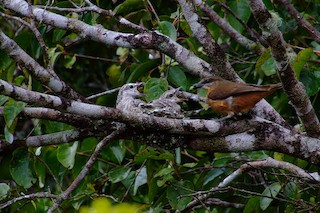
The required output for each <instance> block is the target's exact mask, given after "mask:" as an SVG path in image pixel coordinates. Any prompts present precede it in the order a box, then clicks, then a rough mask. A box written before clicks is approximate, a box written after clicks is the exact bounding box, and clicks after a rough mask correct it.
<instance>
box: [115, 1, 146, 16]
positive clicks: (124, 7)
mask: <svg viewBox="0 0 320 213" xmlns="http://www.w3.org/2000/svg"><path fill="white" fill-rule="evenodd" d="M142 8H144V1H141V0H126V1H124V2H123V3H122V4H119V5H118V6H117V7H116V8H115V9H114V10H113V12H114V13H116V14H125V15H127V14H128V13H130V12H132V11H136V10H139V9H142Z"/></svg>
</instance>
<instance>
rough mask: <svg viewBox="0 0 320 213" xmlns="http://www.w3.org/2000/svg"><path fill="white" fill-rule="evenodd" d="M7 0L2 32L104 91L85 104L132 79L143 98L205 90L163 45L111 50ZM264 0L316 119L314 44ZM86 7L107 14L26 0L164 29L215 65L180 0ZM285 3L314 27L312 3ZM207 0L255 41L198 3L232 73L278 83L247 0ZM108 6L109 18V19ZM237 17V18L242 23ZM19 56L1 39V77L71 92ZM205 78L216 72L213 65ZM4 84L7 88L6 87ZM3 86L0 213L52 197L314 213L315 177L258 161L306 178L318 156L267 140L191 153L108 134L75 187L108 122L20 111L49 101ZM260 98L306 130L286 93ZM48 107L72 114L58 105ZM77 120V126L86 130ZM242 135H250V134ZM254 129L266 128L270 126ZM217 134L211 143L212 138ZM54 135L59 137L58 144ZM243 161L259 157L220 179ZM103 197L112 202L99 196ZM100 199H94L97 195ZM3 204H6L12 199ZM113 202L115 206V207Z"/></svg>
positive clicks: (79, 0) (67, 206) (81, 87)
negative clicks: (250, 147) (99, 126)
mask: <svg viewBox="0 0 320 213" xmlns="http://www.w3.org/2000/svg"><path fill="white" fill-rule="evenodd" d="M3 2H5V1H0V16H1V18H0V23H1V24H0V30H1V31H3V33H4V34H6V35H7V36H8V37H9V38H10V39H12V40H14V41H15V42H16V43H17V44H18V45H19V46H20V48H22V49H23V50H24V51H25V52H26V53H27V54H28V55H29V56H31V57H32V58H33V59H34V60H35V61H37V62H38V63H39V65H40V66H42V67H44V68H45V69H47V70H52V71H53V70H54V72H55V73H56V74H57V76H59V78H60V79H61V81H63V82H65V83H66V85H69V86H70V87H71V88H73V90H74V91H76V92H77V93H78V94H81V95H82V96H83V97H89V96H91V95H95V94H97V93H100V92H104V91H109V90H110V91H111V92H110V93H107V94H105V95H100V96H97V97H93V98H89V99H87V100H86V101H87V103H90V102H91V103H92V104H96V105H102V106H106V107H110V108H114V107H115V104H116V98H117V90H112V89H117V88H119V87H121V86H122V85H124V84H126V83H130V82H137V81H142V82H145V84H144V90H143V93H144V97H143V99H144V100H145V101H146V102H150V101H152V100H156V99H157V98H159V97H160V96H161V94H162V93H163V92H165V91H166V90H168V89H170V88H171V87H174V88H178V87H180V88H181V89H180V90H182V91H187V92H190V93H197V92H198V93H203V91H200V90H199V91H195V90H193V89H192V88H191V86H192V85H193V84H194V83H196V82H198V81H199V80H200V79H201V77H203V76H201V75H200V74H199V75H197V74H196V73H197V72H198V73H200V71H194V72H192V71H190V68H188V67H186V65H184V64H181V63H179V61H178V62H177V60H176V59H175V58H174V57H172V55H170V57H169V56H168V55H169V54H168V52H165V51H161V48H166V47H158V48H150V47H149V46H147V45H146V46H143V45H141V44H137V45H136V46H134V45H132V46H133V47H126V46H125V45H119V44H118V43H116V41H115V42H114V43H113V45H111V44H110V43H107V42H105V43H104V42H103V41H101V42H99V41H97V39H93V38H92V37H90V36H89V33H88V32H87V31H85V30H83V32H80V31H79V30H78V29H77V28H76V27H74V26H71V24H70V25H68V26H67V27H66V28H68V27H69V28H70V29H66V28H63V27H59V26H58V25H59V24H57V23H52V24H48V23H47V22H46V21H40V20H38V19H37V18H36V16H34V17H33V16H31V17H28V15H23V14H21V13H20V12H19V11H15V10H13V9H12V8H8V7H7V6H6V5H5V3H3ZM181 2H183V1H181ZM263 2H264V4H265V6H266V7H267V9H268V10H269V12H270V13H271V14H272V17H273V21H274V23H273V25H276V26H277V27H278V29H279V31H280V32H281V33H282V35H283V38H284V40H285V41H286V42H287V43H286V45H287V46H286V48H287V52H288V56H289V60H290V64H291V66H292V67H293V70H294V72H295V75H296V78H297V79H298V80H299V81H301V82H302V83H303V84H304V86H305V89H306V92H307V94H308V96H309V98H310V101H311V103H312V105H313V107H314V109H315V112H316V114H318V115H319V113H320V108H319V101H320V100H319V97H318V93H319V89H320V74H319V73H320V69H319V54H320V52H319V51H320V41H317V40H316V39H314V38H313V37H312V36H310V33H308V32H307V30H306V29H304V28H302V27H301V26H300V25H299V23H298V22H297V21H296V20H295V19H294V18H293V17H292V15H291V14H290V12H289V11H288V9H287V8H286V7H285V6H284V5H283V2H286V1H270V0H265V1H263ZM92 3H93V4H94V5H96V6H98V7H99V8H101V9H104V11H98V10H93V9H92V10H89V9H88V8H89V6H92V5H90V4H89V1H84V0H69V1H62V0H61V1H60V0H56V1H45V0H31V1H29V3H28V4H29V7H30V8H29V9H27V11H28V10H29V12H30V11H31V10H32V9H31V5H33V7H34V8H36V7H37V8H40V9H43V10H46V11H50V12H52V13H56V14H59V15H61V16H64V17H67V18H70V19H76V20H80V21H81V22H83V23H86V24H88V25H91V26H97V27H99V28H105V29H108V30H112V31H114V32H123V33H133V34H139V33H141V34H143V31H142V30H141V29H140V28H139V27H137V28H133V27H132V25H126V24H123V22H121V18H122V17H123V18H125V19H126V20H128V21H130V22H131V23H135V24H136V25H138V26H140V27H141V28H142V27H143V28H145V29H147V30H151V31H155V32H159V33H162V34H164V35H166V36H168V37H169V38H170V39H171V40H172V41H176V42H177V43H178V44H180V45H181V46H183V47H185V48H186V49H188V50H190V51H191V52H193V53H194V54H195V55H196V56H197V57H198V58H200V59H203V60H204V61H207V62H208V63H211V64H213V69H215V68H214V62H211V59H212V57H211V55H210V54H209V53H208V52H207V50H206V47H204V46H203V45H201V41H200V42H199V40H198V39H197V38H196V36H195V34H197V32H192V29H191V28H190V26H189V24H188V21H187V20H186V18H185V17H184V15H183V12H182V9H181V6H180V5H179V3H177V2H176V1H168V0H157V1H151V0H125V1H117V0H113V1H98V0H97V1H95V2H92ZM291 3H292V6H294V7H295V8H296V9H297V10H298V11H299V12H300V14H301V16H302V17H303V18H304V19H305V20H306V21H308V22H309V23H310V24H311V25H312V26H313V27H315V28H316V29H317V30H320V25H319V23H320V22H319V21H320V18H319V15H318V14H319V8H320V3H319V2H317V1H292V2H291ZM203 4H205V5H207V6H208V7H209V8H211V9H212V10H213V11H215V12H216V13H217V14H218V15H219V16H220V17H221V18H223V19H224V20H225V21H226V22H225V23H222V25H224V26H226V25H230V26H231V27H232V28H233V29H235V30H236V32H238V33H239V35H243V36H244V37H246V38H248V39H249V40H250V39H251V41H252V43H251V46H250V45H249V46H244V45H243V44H240V43H239V42H238V41H236V40H235V39H234V38H231V37H230V34H228V33H227V32H226V30H225V29H224V28H222V27H221V26H220V25H218V24H217V23H215V22H214V21H217V19H212V17H210V16H209V15H208V13H206V12H205V10H202V9H200V8H201V7H202V6H203V5H202V6H201V5H200V6H199V5H197V6H196V12H197V14H198V15H199V16H200V17H201V23H202V24H203V26H205V27H206V28H207V29H208V31H209V32H210V34H211V35H212V37H213V38H214V40H215V41H216V42H217V44H219V46H220V47H221V50H223V51H224V52H225V53H226V57H227V59H228V61H229V62H230V64H231V65H232V68H233V69H234V70H235V71H236V73H237V74H238V75H239V76H240V77H241V78H242V79H243V80H244V81H245V82H247V83H253V84H270V83H277V82H279V81H280V79H279V75H278V73H277V62H276V61H275V59H274V58H273V55H272V50H271V48H270V47H269V45H268V42H267V41H266V40H264V37H262V36H261V34H263V33H261V30H260V28H259V24H258V23H257V21H256V19H255V17H254V16H253V14H252V12H251V9H250V6H249V4H248V2H247V1H246V0H230V1H225V2H223V1H218V0H216V1H215V0H208V1H205V3H203ZM92 7H93V6H92ZM59 8H60V9H59ZM82 8H83V10H81V9H82ZM85 8H87V9H85ZM106 11H109V12H110V11H112V13H111V12H110V13H109V14H108V13H107V12H106ZM29 14H30V13H29ZM237 18H239V19H241V20H242V23H240V22H239V21H238V20H237ZM57 22H58V21H57ZM130 26H131V27H130ZM88 31H89V30H88ZM35 32H38V33H39V35H36V33H35ZM41 39H42V40H41ZM4 43H5V42H4V40H1V41H0V46H2V45H4ZM131 44H132V43H131ZM44 45H45V46H44ZM250 47H252V48H250ZM173 55H174V54H173ZM19 57H20V56H17V57H15V56H14V53H9V52H8V50H7V49H5V48H3V46H2V48H1V50H0V78H1V79H2V80H4V81H6V82H8V83H10V84H13V85H16V86H19V87H21V88H24V89H26V90H29V91H37V92H40V93H43V94H52V95H55V96H57V97H64V98H66V100H67V99H68V100H69V99H70V100H71V99H74V100H75V99H76V98H72V97H67V95H65V94H63V93H60V94H59V93H58V92H56V91H54V90H53V89H52V88H51V87H50V85H46V84H45V83H44V81H43V79H41V78H40V77H39V76H37V75H36V74H34V71H31V70H34V67H32V65H30V64H31V63H32V62H30V64H29V65H28V64H26V63H23V62H22V61H19V60H17V58H19ZM211 73H214V74H217V73H216V71H213V72H211ZM222 76H223V75H222ZM230 79H232V77H230ZM0 84H1V85H2V83H1V82H0ZM1 85H0V94H3V95H2V96H0V105H1V106H2V107H1V109H0V113H1V115H2V116H1V118H0V119H1V122H0V126H1V129H2V130H3V131H2V133H1V144H2V146H1V155H0V162H1V163H0V171H1V173H0V198H1V200H0V203H2V204H0V207H2V208H4V209H3V210H2V211H3V212H46V211H48V210H49V208H50V207H52V206H53V205H54V203H55V202H56V201H57V200H59V199H60V200H59V202H58V206H59V207H58V209H60V211H61V212H76V211H79V209H81V212H90V208H91V211H93V209H94V208H100V207H101V206H100V205H102V206H104V205H105V206H107V207H106V208H110V210H109V211H110V212H111V211H114V212H121V211H123V210H119V211H118V210H116V209H117V208H118V207H119V208H118V209H121V208H122V209H123V208H124V209H127V210H128V209H134V210H136V209H139V211H149V212H164V211H166V210H179V211H183V210H186V211H193V212H240V211H243V212H247V213H248V212H262V211H264V212H294V211H302V212H315V211H319V203H320V202H319V200H320V194H319V182H318V181H319V180H316V178H315V180H313V181H312V180H311V181H310V180H309V179H306V178H304V176H302V175H300V174H299V173H297V172H292V171H293V169H292V170H290V169H291V168H292V167H288V168H290V169H288V168H286V167H281V166H280V167H277V166H274V167H272V166H261V167H260V164H259V163H261V162H263V161H264V160H266V159H269V157H271V158H272V159H274V160H276V161H277V162H280V163H281V162H282V163H283V162H288V163H290V165H291V166H294V165H296V166H298V167H299V168H300V169H302V170H304V171H305V172H306V173H308V174H312V173H313V172H317V171H318V166H317V165H316V164H314V162H315V161H312V160H311V159H308V158H305V159H302V158H298V157H299V156H298V157H297V155H296V154H293V155H288V154H285V153H282V152H281V150H276V149H275V148H274V147H272V148H270V149H266V150H263V149H260V148H257V149H254V150H255V151H248V152H243V151H242V150H240V151H239V150H233V152H227V153H223V152H219V151H217V152H214V151H212V150H211V151H206V150H205V149H204V148H201V149H199V150H197V149H196V148H191V147H190V146H187V145H185V146H182V147H172V148H171V147H166V146H165V145H162V146H161V144H160V145H159V144H157V146H152V144H150V143H146V141H144V140H143V137H141V138H142V139H141V140H138V139H136V140H131V139H130V137H121V136H120V137H114V138H111V140H110V142H108V143H107V144H106V146H105V147H104V148H103V149H102V150H100V151H99V152H97V154H99V155H97V158H96V159H94V161H93V163H94V164H93V166H92V167H88V168H89V171H88V172H87V173H86V174H85V176H84V178H83V179H81V180H80V181H79V182H74V181H75V179H76V178H77V176H78V175H79V174H81V172H83V171H84V168H86V167H85V165H86V163H88V161H90V159H89V158H90V156H91V154H92V153H93V152H94V150H95V149H96V146H97V144H98V143H99V141H101V140H103V138H105V136H107V135H110V133H111V131H110V129H107V130H103V131H99V130H95V131H94V130H92V129H90V125H93V124H94V125H96V123H95V122H96V120H95V121H94V122H92V120H93V118H92V117H91V118H88V117H86V116H83V117H81V116H80V115H79V114H77V113H75V114H72V113H70V114H71V116H69V117H68V116H67V115H65V114H61V115H60V116H57V117H50V116H47V117H46V116H44V115H43V114H41V113H39V114H41V115H37V116H36V115H35V114H32V113H31V112H30V113H28V112H27V111H26V109H27V108H28V107H31V106H37V107H47V108H54V107H50V106H51V105H49V104H48V105H45V104H42V105H41V103H42V102H41V103H40V104H39V103H37V102H28V101H23V100H21V98H20V99H19V98H16V97H15V96H11V95H9V94H5V93H3V92H2V91H3V88H2V86H1ZM112 91H113V92H112ZM70 94H71V92H70ZM86 101H84V102H86ZM267 101H268V102H269V103H270V104H271V105H272V106H273V107H274V108H275V109H276V110H277V112H278V113H279V114H280V115H281V116H282V117H283V118H284V119H285V120H286V121H287V123H288V124H289V125H290V126H292V127H293V126H295V130H292V129H290V131H293V132H295V133H297V134H300V133H301V134H302V135H304V133H303V132H304V131H305V129H304V126H303V125H301V124H300V123H301V120H300V119H299V117H298V116H297V112H296V111H295V108H294V107H292V106H291V105H290V101H289V100H288V96H287V95H286V94H285V93H284V92H283V91H279V92H276V93H274V94H273V95H271V96H268V98H267ZM288 102H289V103H288ZM181 106H182V109H183V111H190V110H192V109H201V108H202V107H203V108H204V109H203V110H202V111H200V112H199V113H198V114H196V115H193V117H191V118H202V119H207V120H209V119H213V118H218V117H220V115H218V114H217V113H215V112H214V111H212V110H210V109H207V108H208V107H207V106H206V104H204V103H201V105H200V104H199V103H196V102H192V101H189V102H188V101H187V102H184V103H183V104H181ZM54 109H55V110H58V111H61V112H62V113H65V112H66V113H69V112H68V111H67V110H66V108H63V107H62V108H54ZM37 110H40V108H39V109H37ZM92 113H94V112H92ZM44 114H45V113H44ZM70 114H68V115H70ZM41 116H44V117H41ZM63 119H64V120H63ZM72 119H74V120H73V121H72ZM90 119H92V120H90ZM236 119H243V118H236ZM245 119H247V118H245ZM249 119H250V118H249ZM88 120H89V121H88ZM81 121H83V122H84V123H83V124H82V125H81V123H80V122H81ZM117 121H118V120H117ZM86 122H87V123H86ZM232 122H236V121H233V120H232ZM232 122H231V123H232ZM124 123H125V122H124ZM111 124H113V123H111V122H110V123H103V125H110V126H111ZM235 124H236V123H235ZM77 125H79V126H77ZM230 125H231V124H230ZM105 128H106V127H105ZM88 129H89V130H88ZM73 130H77V131H79V132H80V133H81V134H82V133H83V135H81V136H79V137H78V136H75V137H74V138H73V139H72V137H69V136H66V138H67V139H65V138H64V134H73V132H72V131H73ZM135 131H137V132H139V131H140V133H141V134H146V132H143V131H149V130H148V129H146V130H143V129H141V128H140V129H139V128H137V129H135V128H132V129H130V127H128V128H127V129H125V130H124V134H130V133H131V132H135ZM154 131H157V129H155V130H154ZM247 131H248V132H249V133H250V130H247ZM261 131H263V129H262V128H261ZM288 131H289V130H288ZM70 132H71V133H70ZM159 132H160V130H159ZM55 133H63V134H61V135H56V138H58V139H56V138H55V139H54V140H53V139H52V140H51V139H50V138H51V137H55V135H54V134H55ZM160 133H161V132H160ZM162 133H163V134H167V133H166V132H162ZM135 134H138V133H135ZM261 134H266V135H268V134H270V135H271V134H272V132H271V133H270V132H265V133H261ZM45 135H48V138H46V139H45V138H41V139H40V138H39V139H38V142H39V143H40V144H41V146H36V147H34V146H33V145H29V144H28V143H27V142H28V140H27V139H28V138H30V137H34V136H35V137H37V136H45ZM120 135H121V133H120ZM230 135H231V134H230ZM225 136H226V137H227V134H226V135H221V137H225ZM59 137H60V138H59ZM68 137H69V138H68ZM159 137H160V136H159ZM190 137H191V136H190ZM212 137H213V136H212ZM215 137H217V136H215ZM313 137H314V135H313ZM70 138H71V139H70ZM217 138H218V139H217V143H218V140H219V137H217ZM314 138H319V137H314ZM46 140H47V141H49V142H48V143H46V144H45V145H43V144H42V142H44V141H46ZM59 140H60V141H61V142H57V141H59ZM50 141H54V142H52V143H50ZM262 142H263V141H262ZM213 143H214V142H213ZM315 152H316V151H315ZM318 152H319V150H318ZM248 162H256V163H257V164H253V166H252V168H249V169H248V168H246V169H244V170H241V171H240V173H241V174H240V175H238V176H237V178H236V179H233V180H232V181H230V182H229V183H228V184H227V185H223V182H222V181H227V180H226V179H225V178H226V177H233V176H232V175H233V173H234V172H236V171H238V172H239V168H240V169H241V168H242V166H243V165H248V164H246V163H248ZM254 165H256V168H254V167H255V166H254ZM72 184H75V185H74V186H75V187H74V188H73V189H71V191H70V193H69V194H67V195H66V197H63V196H62V195H63V194H64V193H65V192H66V191H67V190H68V187H70V186H73V185H72ZM221 184H222V185H221ZM220 186H221V187H220ZM210 190H211V191H210ZM209 191H210V193H211V198H208V199H206V200H202V201H201V202H199V203H197V204H196V205H195V206H188V205H189V204H190V203H191V202H193V201H196V200H197V199H196V197H198V196H201V195H205V194H206V193H208V192H209ZM59 196H62V197H59ZM99 197H107V198H108V199H107V201H106V200H104V199H101V198H99ZM97 198H99V199H98V200H96V199H97ZM61 199H62V200H61ZM93 200H94V201H93ZM10 201H12V203H8V202H10ZM110 201H111V202H112V203H113V205H115V206H113V207H110V205H111V204H110ZM92 202H93V203H92ZM99 202H100V204H99V205H98V203H99ZM119 203H120V204H119ZM121 203H122V204H121ZM7 204H11V205H7ZM121 205H124V206H121ZM81 206H82V207H81ZM85 206H86V207H85ZM99 206H100V207H99ZM112 209H113V210H112ZM100 210H101V209H100Z"/></svg>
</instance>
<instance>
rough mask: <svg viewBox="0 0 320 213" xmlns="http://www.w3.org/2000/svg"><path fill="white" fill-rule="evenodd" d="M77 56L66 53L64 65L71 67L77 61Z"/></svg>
mask: <svg viewBox="0 0 320 213" xmlns="http://www.w3.org/2000/svg"><path fill="white" fill-rule="evenodd" d="M76 60H77V58H76V56H70V55H65V56H64V67H65V68H67V69H71V68H72V66H73V65H74V63H75V62H76Z"/></svg>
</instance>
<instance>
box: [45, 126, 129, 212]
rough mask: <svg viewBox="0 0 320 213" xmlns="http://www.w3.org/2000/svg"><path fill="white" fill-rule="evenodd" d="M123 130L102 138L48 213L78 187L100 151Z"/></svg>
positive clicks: (121, 129)
mask: <svg viewBox="0 0 320 213" xmlns="http://www.w3.org/2000/svg"><path fill="white" fill-rule="evenodd" d="M124 130H125V128H123V127H119V129H118V130H116V131H114V132H112V133H111V134H110V135H108V136H106V137H105V138H103V139H102V140H101V141H100V142H99V143H98V144H97V146H96V148H95V150H94V151H93V153H92V155H91V157H90V158H89V160H88V161H87V162H86V164H85V165H84V167H83V169H82V170H81V172H80V173H79V175H78V176H77V177H76V178H75V179H74V181H73V182H72V183H71V184H70V186H69V187H68V188H67V189H66V190H65V191H64V192H62V193H61V195H59V198H58V199H57V200H56V201H55V202H54V204H53V206H52V207H51V208H50V209H49V210H48V213H52V212H54V211H55V210H56V209H57V208H58V207H59V206H60V204H61V203H62V202H63V201H64V200H65V199H67V198H68V197H69V195H70V194H71V193H72V192H73V191H74V190H75V189H76V188H77V187H78V186H79V184H80V183H81V181H82V180H83V179H84V178H85V176H86V175H87V174H88V173H89V171H90V169H91V168H92V166H93V164H94V163H95V162H96V159H97V157H98V155H99V154H100V152H101V150H102V149H103V148H104V147H105V145H107V144H108V142H109V141H111V140H113V139H114V138H115V137H117V136H118V135H119V134H120V133H121V132H123V131H124Z"/></svg>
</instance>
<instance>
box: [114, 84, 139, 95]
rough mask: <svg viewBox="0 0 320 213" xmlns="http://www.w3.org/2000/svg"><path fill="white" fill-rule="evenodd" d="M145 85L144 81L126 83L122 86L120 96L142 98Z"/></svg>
mask: <svg viewBox="0 0 320 213" xmlns="http://www.w3.org/2000/svg"><path fill="white" fill-rule="evenodd" d="M143 86H144V84H143V83H142V82H138V83H129V84H125V85H123V86H122V87H121V89H120V91H119V94H118V97H132V98H141V97H143V94H142V93H141V91H142V89H143Z"/></svg>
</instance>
